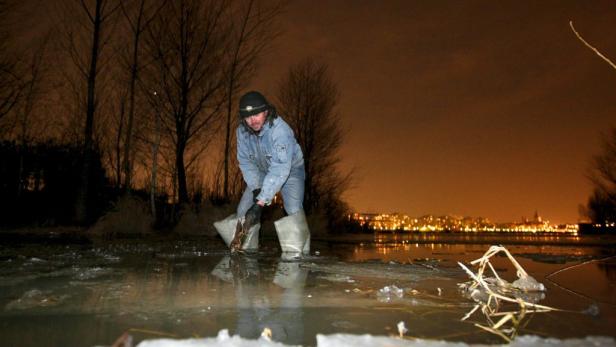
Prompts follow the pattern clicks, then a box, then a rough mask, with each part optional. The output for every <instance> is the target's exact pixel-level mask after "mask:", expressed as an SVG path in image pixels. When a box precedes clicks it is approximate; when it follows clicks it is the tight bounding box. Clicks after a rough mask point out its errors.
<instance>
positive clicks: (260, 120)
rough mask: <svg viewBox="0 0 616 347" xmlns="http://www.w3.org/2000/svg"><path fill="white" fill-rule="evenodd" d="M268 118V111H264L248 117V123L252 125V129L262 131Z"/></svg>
mask: <svg viewBox="0 0 616 347" xmlns="http://www.w3.org/2000/svg"><path fill="white" fill-rule="evenodd" d="M266 118H267V111H263V112H261V113H257V114H254V115H252V116H250V117H246V124H247V125H248V126H249V127H250V129H252V130H254V131H257V132H258V131H261V128H263V124H265V119H266Z"/></svg>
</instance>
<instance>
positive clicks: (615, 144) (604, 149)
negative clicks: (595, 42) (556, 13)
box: [569, 21, 616, 224]
mask: <svg viewBox="0 0 616 347" xmlns="http://www.w3.org/2000/svg"><path fill="white" fill-rule="evenodd" d="M569 27H570V28H571V30H572V31H573V33H574V34H575V36H576V37H577V38H578V39H579V40H580V41H581V42H582V43H583V44H584V45H585V46H586V47H588V48H589V49H590V50H591V51H593V52H594V53H595V54H596V55H597V56H598V57H599V58H601V59H602V60H603V61H605V62H606V63H607V64H609V65H610V66H611V67H612V69H614V70H616V64H614V62H612V61H611V60H610V59H609V58H608V57H606V56H605V55H603V53H601V51H599V50H598V49H597V48H595V47H594V46H592V45H591V44H590V43H588V42H587V41H586V40H584V38H583V37H582V35H580V33H578V32H577V30H575V27H574V26H573V21H569ZM588 178H589V179H590V181H591V182H592V184H593V193H592V195H591V196H590V198H589V199H588V205H587V209H586V213H587V214H588V217H589V218H590V220H591V221H592V222H593V223H599V224H602V223H605V224H608V223H614V222H616V127H612V128H611V130H610V132H609V133H607V134H604V135H603V138H602V141H601V153H600V154H598V155H596V156H595V157H594V158H593V164H592V167H591V169H590V172H589V174H588Z"/></svg>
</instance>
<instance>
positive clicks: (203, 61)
mask: <svg viewBox="0 0 616 347" xmlns="http://www.w3.org/2000/svg"><path fill="white" fill-rule="evenodd" d="M160 13H161V14H160V15H159V16H157V17H156V19H155V20H154V21H153V22H152V24H151V25H150V26H149V27H148V35H147V39H146V45H147V50H148V55H149V56H151V57H152V58H153V59H154V61H153V62H152V64H149V65H148V68H147V69H148V73H147V74H144V75H147V77H145V76H144V78H143V80H144V84H145V86H146V87H145V88H146V89H148V90H152V91H157V93H158V94H159V99H160V105H161V106H160V110H161V113H160V117H161V128H162V129H163V134H164V136H165V137H166V138H167V139H168V141H169V142H170V143H172V145H173V147H174V152H175V153H174V154H175V165H174V166H175V170H176V175H175V176H176V177H175V179H176V180H177V201H178V202H179V203H180V204H183V203H186V202H188V201H189V196H188V185H187V182H186V180H187V174H186V173H187V168H188V167H189V166H190V165H191V164H194V163H195V162H196V161H197V160H198V158H199V156H200V154H201V153H202V152H203V150H204V149H205V148H206V146H207V145H208V143H209V141H211V138H212V134H213V133H214V132H215V131H217V130H218V124H219V123H220V122H219V121H218V120H219V119H218V118H219V117H218V115H219V113H220V111H221V109H222V107H223V102H224V87H225V79H224V54H225V52H226V50H227V49H228V48H229V47H228V40H227V39H228V34H229V30H230V24H231V22H230V21H229V20H228V19H229V18H228V14H229V13H228V2H227V1H215V0H212V1H197V0H178V1H170V2H168V3H166V4H165V6H164V8H163V9H162V10H161V11H160ZM163 14H164V15H163ZM197 140H199V141H197Z"/></svg>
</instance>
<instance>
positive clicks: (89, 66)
mask: <svg viewBox="0 0 616 347" xmlns="http://www.w3.org/2000/svg"><path fill="white" fill-rule="evenodd" d="M118 9H119V3H118V2H117V1H114V0H91V1H90V2H89V3H87V2H86V0H72V1H70V2H69V3H67V6H66V8H65V9H64V11H65V15H66V19H65V25H66V34H67V40H66V46H65V49H66V51H67V52H68V53H69V55H70V57H71V62H72V63H73V65H74V67H75V68H76V70H77V76H78V77H77V81H73V83H74V84H73V85H74V87H73V88H74V89H75V90H76V91H77V93H78V94H77V95H83V93H81V92H80V90H81V86H82V85H83V86H84V87H85V91H86V92H85V95H84V97H85V98H84V99H85V103H84V104H85V107H84V111H85V124H84V128H83V159H82V175H81V179H82V181H81V183H80V189H79V194H78V197H77V202H76V206H75V220H76V221H77V222H79V223H84V222H86V221H87V220H88V217H89V216H88V213H89V211H88V200H89V195H90V191H89V190H90V189H89V184H90V182H89V176H90V175H89V173H90V167H91V165H92V160H93V154H94V144H95V138H94V129H95V123H94V122H95V119H96V117H95V116H96V114H97V109H98V108H99V93H98V86H97V83H98V81H99V76H100V73H101V71H103V70H105V69H104V64H103V62H107V61H104V60H103V61H101V56H102V54H103V50H104V49H105V47H106V46H108V44H109V41H110V40H111V33H112V32H113V29H114V25H115V22H114V14H116V12H117V10H118ZM78 109H79V108H78Z"/></svg>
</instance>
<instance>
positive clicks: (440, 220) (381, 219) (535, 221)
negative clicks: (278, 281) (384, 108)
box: [348, 213, 579, 234]
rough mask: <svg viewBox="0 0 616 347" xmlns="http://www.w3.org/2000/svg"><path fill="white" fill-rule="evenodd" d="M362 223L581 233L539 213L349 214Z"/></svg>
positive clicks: (428, 228)
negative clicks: (500, 216)
mask: <svg viewBox="0 0 616 347" xmlns="http://www.w3.org/2000/svg"><path fill="white" fill-rule="evenodd" d="M348 218H349V220H350V221H354V222H356V223H357V224H359V225H360V226H361V227H364V228H366V229H369V230H375V231H401V232H405V231H417V232H438V231H451V232H468V233H474V232H527V233H539V232H541V233H543V232H554V233H568V234H577V233H578V232H579V226H578V225H577V224H558V225H553V224H550V222H549V221H547V220H543V218H541V217H540V216H539V215H538V214H537V213H535V216H534V217H533V218H532V219H527V220H523V221H520V222H507V223H493V222H491V221H490V220H488V219H487V218H482V217H455V216H433V215H425V216H422V217H418V218H411V217H409V216H407V215H403V214H399V213H390V214H379V213H352V214H350V215H349V216H348Z"/></svg>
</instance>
